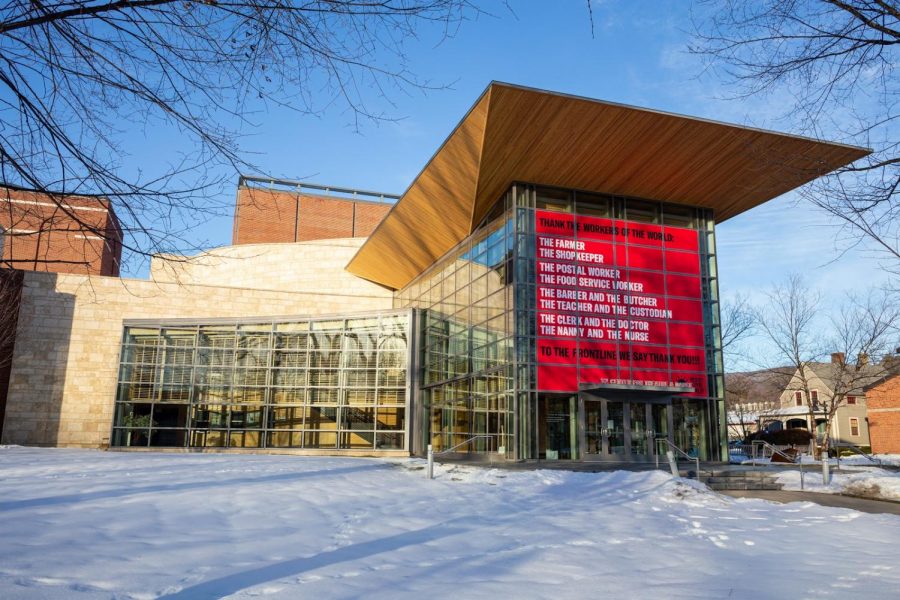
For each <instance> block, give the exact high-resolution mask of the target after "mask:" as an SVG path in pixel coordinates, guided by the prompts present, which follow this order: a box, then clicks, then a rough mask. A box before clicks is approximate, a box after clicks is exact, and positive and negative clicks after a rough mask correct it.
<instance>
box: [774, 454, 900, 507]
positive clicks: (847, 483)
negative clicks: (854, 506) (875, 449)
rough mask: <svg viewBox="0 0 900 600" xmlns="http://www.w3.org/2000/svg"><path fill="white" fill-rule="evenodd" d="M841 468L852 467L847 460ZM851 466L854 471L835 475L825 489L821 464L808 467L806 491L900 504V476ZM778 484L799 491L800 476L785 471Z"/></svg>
mask: <svg viewBox="0 0 900 600" xmlns="http://www.w3.org/2000/svg"><path fill="white" fill-rule="evenodd" d="M830 464H832V465H833V464H835V462H834V461H831V463H830ZM841 464H842V465H843V466H844V467H847V466H848V465H847V464H846V463H845V461H844V460H841ZM870 464H871V463H870ZM851 465H852V466H850V467H849V469H850V470H843V469H842V470H840V471H837V470H833V471H831V482H830V483H829V485H823V478H822V466H821V463H818V464H811V465H809V466H808V467H804V471H805V475H804V481H803V489H805V490H806V491H807V492H820V493H825V494H848V495H851V496H862V497H867V498H878V499H882V500H895V501H900V472H897V471H887V470H885V469H879V468H878V467H867V466H865V465H863V464H861V463H855V464H852V463H851ZM778 483H780V484H781V485H782V486H783V487H784V489H786V490H799V489H801V488H800V472H799V471H797V470H794V469H790V470H785V471H784V472H783V473H779V474H778Z"/></svg>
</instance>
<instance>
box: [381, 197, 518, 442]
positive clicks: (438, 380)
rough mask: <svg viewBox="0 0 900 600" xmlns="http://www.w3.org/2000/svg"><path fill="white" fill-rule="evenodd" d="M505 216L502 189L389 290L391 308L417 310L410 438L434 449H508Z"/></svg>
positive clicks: (508, 201) (508, 229) (510, 313)
mask: <svg viewBox="0 0 900 600" xmlns="http://www.w3.org/2000/svg"><path fill="white" fill-rule="evenodd" d="M512 214H513V213H512V197H511V195H510V194H507V195H506V196H505V197H504V198H503V199H502V200H501V201H500V202H498V203H497V205H496V206H495V207H494V210H493V211H492V212H491V213H490V214H489V215H488V216H487V217H486V218H485V219H484V223H483V225H482V226H481V227H479V228H478V229H477V231H476V232H475V233H474V234H473V235H471V236H469V237H468V238H467V239H466V240H465V241H463V242H462V243H461V244H459V245H458V246H457V247H456V248H454V249H453V250H452V251H450V252H449V253H448V254H447V255H446V256H445V257H444V258H443V259H442V260H440V261H438V262H437V263H435V264H434V265H432V266H431V267H430V268H429V269H428V270H427V271H425V272H424V273H422V275H420V276H419V277H418V278H416V280H415V281H413V282H412V283H411V284H410V285H408V286H407V287H405V288H404V289H402V290H400V291H398V292H397V295H396V299H395V306H397V307H401V308H416V309H422V318H421V327H422V334H421V335H422V341H421V344H420V352H419V357H420V361H421V362H420V365H421V385H420V386H419V388H418V389H417V390H416V398H417V401H416V405H417V406H419V407H420V409H419V412H418V413H417V415H418V418H417V422H418V425H419V427H420V431H419V432H417V434H418V435H417V439H418V440H422V441H423V442H422V443H423V444H427V443H430V444H432V445H433V446H434V448H435V450H436V451H443V450H450V449H454V448H456V449H457V450H458V451H460V452H499V453H504V454H510V453H511V448H512V444H513V438H514V432H515V421H514V418H513V417H514V414H515V412H514V410H513V401H514V398H515V396H514V385H513V379H514V370H513V364H514V357H513V352H514V348H515V340H514V332H515V323H514V315H515V306H514V298H513V288H512V286H511V282H512V279H513V250H514V248H513V244H514V240H515V233H514V229H513V219H512ZM476 436H477V437H476ZM473 438H474V439H473ZM461 444H462V446H460V445H461ZM457 446H459V447H458V448H457ZM416 450H417V451H418V452H422V451H423V450H424V448H422V447H421V446H420V447H417V448H416Z"/></svg>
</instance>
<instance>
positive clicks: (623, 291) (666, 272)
mask: <svg viewBox="0 0 900 600" xmlns="http://www.w3.org/2000/svg"><path fill="white" fill-rule="evenodd" d="M535 231H536V232H537V235H536V238H537V265H536V267H537V269H536V270H537V334H538V340H537V363H538V369H537V385H538V388H539V389H541V390H544V391H560V392H574V391H577V390H578V388H579V385H580V384H585V383H587V384H597V385H629V386H645V387H684V388H685V393H684V394H682V395H685V396H701V397H702V396H706V395H707V394H708V390H707V383H706V352H705V335H704V327H703V304H702V301H701V285H700V272H701V268H700V255H699V248H700V243H699V233H698V232H697V231H696V230H693V229H685V228H681V227H667V226H661V225H651V224H646V223H631V222H628V221H622V220H617V219H603V218H598V217H587V216H580V215H579V216H576V215H571V214H562V213H556V212H551V211H541V210H539V211H536V213H535ZM690 388H693V391H688V390H689V389H690Z"/></svg>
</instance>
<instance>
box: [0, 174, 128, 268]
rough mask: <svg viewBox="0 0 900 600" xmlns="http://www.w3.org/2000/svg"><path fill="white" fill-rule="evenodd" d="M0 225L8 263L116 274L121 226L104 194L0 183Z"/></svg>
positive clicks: (10, 264) (3, 251) (8, 265)
mask: <svg viewBox="0 0 900 600" xmlns="http://www.w3.org/2000/svg"><path fill="white" fill-rule="evenodd" d="M0 227H2V229H3V232H4V234H3V247H2V259H3V262H4V264H5V266H7V267H11V268H14V269H22V270H26V271H46V272H53V273H81V274H90V275H110V276H118V274H119V260H120V258H121V253H122V248H121V240H122V231H121V228H120V227H119V223H118V221H117V219H116V217H115V214H114V213H113V211H112V208H111V206H110V205H109V203H108V202H107V201H106V200H102V199H96V198H89V197H83V196H56V195H49V194H42V193H39V192H33V191H28V190H17V189H12V188H0Z"/></svg>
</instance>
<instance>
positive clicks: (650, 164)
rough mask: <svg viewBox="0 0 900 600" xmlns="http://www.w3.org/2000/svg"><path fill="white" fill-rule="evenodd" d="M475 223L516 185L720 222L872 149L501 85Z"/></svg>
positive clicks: (496, 88)
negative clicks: (694, 209)
mask: <svg viewBox="0 0 900 600" xmlns="http://www.w3.org/2000/svg"><path fill="white" fill-rule="evenodd" d="M491 90H492V91H491V105H490V108H489V113H488V123H487V128H486V130H485V135H484V150H483V151H482V161H481V169H480V172H479V180H478V192H477V196H476V199H475V210H474V211H473V224H477V223H479V222H480V221H481V219H482V218H483V217H484V215H486V214H487V213H488V211H489V210H490V208H491V206H492V205H493V203H494V202H495V201H496V200H497V198H499V197H500V195H501V194H503V193H504V192H505V191H506V190H507V189H508V188H509V186H510V185H511V184H512V183H513V182H514V181H525V182H533V183H540V184H544V185H550V186H559V187H566V188H573V189H582V190H592V191H597V192H602V193H607V194H614V195H621V196H630V197H635V198H647V199H652V200H660V201H664V202H673V203H678V204H687V205H692V206H702V207H706V208H711V209H713V210H714V211H715V214H716V221H717V222H721V221H724V220H726V219H728V218H731V217H733V216H735V215H737V214H739V213H741V212H743V211H745V210H748V209H750V208H753V207H754V206H757V205H759V204H762V203H763V202H766V201H767V200H771V199H772V198H775V197H777V196H780V195H781V194H784V193H786V192H788V191H790V190H792V189H794V188H796V187H799V186H801V185H803V184H805V183H808V182H810V181H812V180H813V179H815V178H817V177H820V176H822V175H824V174H826V173H828V172H830V171H833V170H834V169H836V168H838V167H841V166H843V165H845V164H848V163H850V162H853V161H854V160H857V159H859V158H861V157H863V156H865V155H867V154H868V153H869V150H867V149H865V148H857V147H853V146H847V145H843V144H833V143H828V142H819V141H816V140H811V139H808V138H803V137H798V136H793V135H786V134H781V133H776V132H771V131H763V130H759V129H752V128H747V127H740V126H737V125H730V124H727V123H719V122H715V121H708V120H704V119H699V118H695V117H686V116H681V115H675V114H669V113H663V112H658V111H654V110H648V109H643V108H636V107H631V106H623V105H619V104H613V103H608V102H603V101H599V100H593V99H590V98H579V97H573V96H566V95H563V94H556V93H552V92H544V91H540V90H534V89H529V88H522V87H518V86H511V85H508V84H496V83H495V84H493V86H492V87H491Z"/></svg>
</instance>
